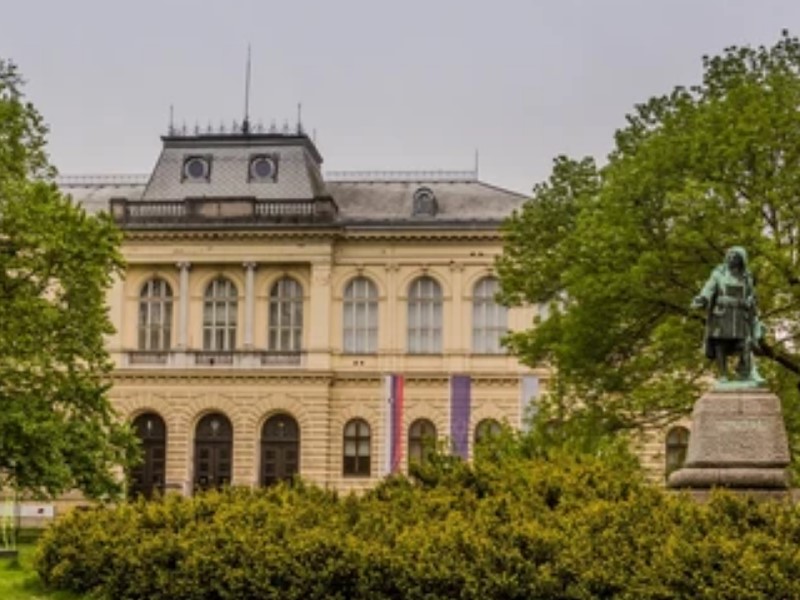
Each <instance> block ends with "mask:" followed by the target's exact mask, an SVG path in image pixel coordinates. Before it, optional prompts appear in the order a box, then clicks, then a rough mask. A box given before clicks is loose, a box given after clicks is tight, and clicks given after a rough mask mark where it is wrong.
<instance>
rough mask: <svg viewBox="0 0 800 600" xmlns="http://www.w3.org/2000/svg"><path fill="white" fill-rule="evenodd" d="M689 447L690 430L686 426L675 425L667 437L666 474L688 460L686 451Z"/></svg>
mask: <svg viewBox="0 0 800 600" xmlns="http://www.w3.org/2000/svg"><path fill="white" fill-rule="evenodd" d="M688 449H689V430H688V429H686V427H673V428H672V429H670V430H669V431H668V432H667V439H666V448H665V450H666V452H665V457H666V474H667V475H669V474H670V473H672V472H673V471H676V470H678V469H680V468H681V467H682V466H683V463H685V462H686V451H687V450H688Z"/></svg>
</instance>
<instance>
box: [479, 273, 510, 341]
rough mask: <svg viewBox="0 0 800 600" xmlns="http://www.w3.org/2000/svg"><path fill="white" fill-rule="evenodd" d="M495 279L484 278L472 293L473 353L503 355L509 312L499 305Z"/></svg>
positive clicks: (497, 283) (497, 286) (497, 285)
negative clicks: (502, 339) (501, 342)
mask: <svg viewBox="0 0 800 600" xmlns="http://www.w3.org/2000/svg"><path fill="white" fill-rule="evenodd" d="M499 287H500V286H499V282H498V281H497V278H495V277H484V278H483V279H481V280H480V281H478V283H476V284H475V287H474V288H473V291H472V351H473V352H475V353H477V354H501V353H503V352H504V349H503V347H502V346H501V344H500V339H501V338H502V337H503V336H504V335H505V334H506V332H507V331H508V311H507V310H506V307H505V306H503V305H501V304H498V303H497V301H496V300H495V295H496V294H497V292H498V289H499Z"/></svg>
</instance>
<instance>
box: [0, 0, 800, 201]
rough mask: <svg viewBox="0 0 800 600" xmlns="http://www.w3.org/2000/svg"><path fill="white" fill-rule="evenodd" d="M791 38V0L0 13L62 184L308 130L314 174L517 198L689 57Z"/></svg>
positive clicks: (89, 0)
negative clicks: (428, 181) (496, 189)
mask: <svg viewBox="0 0 800 600" xmlns="http://www.w3.org/2000/svg"><path fill="white" fill-rule="evenodd" d="M783 28H788V29H789V30H790V31H792V32H793V33H795V34H797V33H800V2H798V0H785V1H784V0H760V1H756V0H750V1H745V0H727V1H723V0H638V1H634V0H602V1H601V0H595V1H591V0H527V1H523V0H513V1H512V0H495V1H494V2H488V1H484V2H477V1H475V0H461V1H455V0H454V1H446V0H428V1H427V2H424V1H420V0H403V1H401V2H386V1H383V0H328V1H323V0H316V1H312V0H293V1H292V0H283V1H280V2H276V1H273V0H261V1H244V0H229V1H227V2H224V1H217V2H207V1H203V0H194V1H192V2H189V1H183V0H160V1H155V0H133V1H127V2H120V1H118V0H69V1H66V0H58V1H56V0H52V1H49V2H44V1H39V0H25V1H22V0H0V56H2V57H4V58H11V59H13V60H14V61H15V62H16V63H17V64H18V65H19V66H20V69H21V70H22V72H23V74H24V75H25V77H26V79H27V80H28V86H27V94H28V96H29V97H30V99H31V100H32V101H33V102H34V103H35V104H36V105H37V107H38V108H39V109H40V111H41V112H42V113H43V114H44V116H45V119H46V120H47V122H48V123H49V124H50V126H51V134H50V152H51V157H52V160H53V162H54V164H55V165H56V166H57V167H58V168H59V170H60V171H61V173H62V174H86V173H146V172H149V170H150V169H151V168H152V166H153V164H154V162H155V160H156V157H157V155H158V152H159V148H160V140H159V135H162V134H163V133H165V131H166V127H167V123H168V118H169V106H170V104H174V106H175V115H176V121H177V122H178V124H180V123H182V122H183V121H184V120H185V121H186V122H187V124H188V125H189V126H190V127H192V126H194V123H195V121H199V123H200V124H201V125H202V126H203V127H204V126H205V125H206V124H207V122H208V121H209V120H211V122H212V123H213V124H214V125H215V126H216V125H218V124H219V123H220V121H221V120H224V121H225V123H226V124H227V126H228V127H230V124H231V122H232V121H233V119H237V120H240V121H241V117H242V112H243V96H244V92H243V88H244V64H245V56H246V51H247V50H246V49H247V44H248V42H249V43H251V44H252V48H253V50H252V52H253V70H252V76H253V83H252V93H251V115H252V117H253V118H252V120H253V121H257V120H258V118H262V119H263V121H264V122H265V124H267V125H268V124H269V122H270V121H271V120H272V119H273V118H274V119H276V120H277V121H278V123H279V125H282V123H283V121H284V119H287V118H288V119H289V120H290V122H291V123H294V121H295V114H296V104H297V102H302V103H303V121H304V124H305V126H306V128H307V129H308V130H312V129H316V134H317V143H318V146H319V148H320V151H321V152H322V154H323V156H324V158H325V165H324V167H325V168H326V169H327V170H354V169H358V170H361V169H381V170H383V169H468V168H471V167H472V164H473V161H474V152H475V149H476V148H477V149H479V150H480V171H481V179H483V180H484V181H487V182H489V183H493V184H496V185H501V186H504V187H508V188H511V189H515V190H518V191H523V192H528V191H529V190H530V189H531V187H532V186H533V184H534V183H536V182H537V181H540V180H542V179H544V178H546V177H547V176H548V174H549V172H550V164H551V160H552V158H553V157H554V156H556V155H558V154H569V155H572V156H584V155H594V156H596V157H598V158H600V159H602V158H603V157H604V156H605V155H606V153H607V152H608V151H609V150H610V148H611V144H612V134H613V132H614V130H615V129H616V128H617V127H619V126H620V125H621V124H622V123H623V120H624V115H625V114H626V113H627V112H629V111H630V110H631V108H632V107H633V105H634V104H635V103H637V102H641V101H643V100H646V99H647V98H649V97H650V96H653V95H657V94H661V93H664V92H667V91H669V90H671V89H672V87H673V86H675V85H677V84H687V85H688V84H691V83H694V82H696V81H697V80H698V79H699V77H700V74H701V56H702V55H703V54H717V53H719V52H720V51H721V50H722V49H723V48H724V47H726V46H729V45H733V44H736V45H741V44H767V45H771V44H772V43H774V42H775V41H776V40H777V39H778V37H779V35H780V31H781V29H783Z"/></svg>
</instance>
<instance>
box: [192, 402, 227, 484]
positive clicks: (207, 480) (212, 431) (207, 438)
mask: <svg viewBox="0 0 800 600" xmlns="http://www.w3.org/2000/svg"><path fill="white" fill-rule="evenodd" d="M232 462H233V427H232V426H231V422H230V420H229V419H228V417H226V416H225V415H223V414H221V413H211V414H209V415H206V416H205V417H203V418H202V419H200V422H199V423H197V427H196V428H195V433H194V488H195V490H207V489H211V488H220V487H222V486H223V485H228V484H230V482H231V472H232V468H231V467H232Z"/></svg>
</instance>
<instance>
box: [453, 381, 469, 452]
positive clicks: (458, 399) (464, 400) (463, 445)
mask: <svg viewBox="0 0 800 600" xmlns="http://www.w3.org/2000/svg"><path fill="white" fill-rule="evenodd" d="M471 404H472V380H471V379H470V376H469V375H453V376H451V377H450V439H451V440H452V444H453V454H455V455H456V456H460V457H461V458H463V459H464V460H467V459H468V458H469V416H470V408H471Z"/></svg>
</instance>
